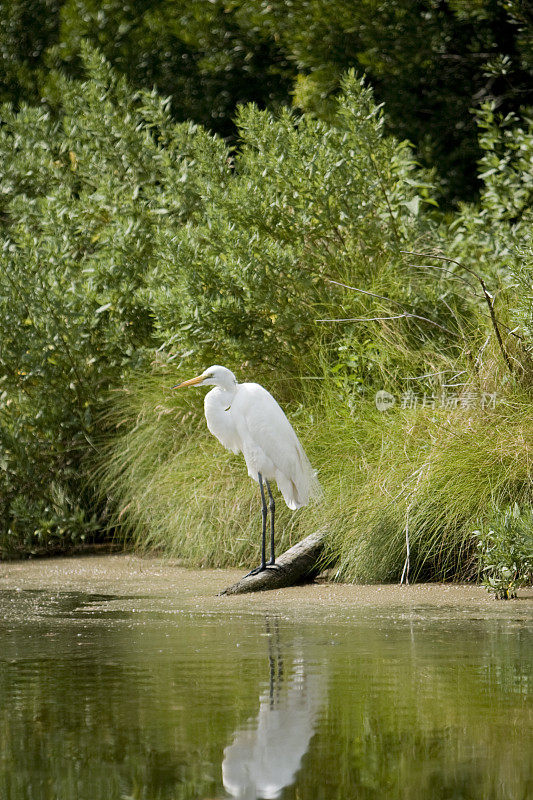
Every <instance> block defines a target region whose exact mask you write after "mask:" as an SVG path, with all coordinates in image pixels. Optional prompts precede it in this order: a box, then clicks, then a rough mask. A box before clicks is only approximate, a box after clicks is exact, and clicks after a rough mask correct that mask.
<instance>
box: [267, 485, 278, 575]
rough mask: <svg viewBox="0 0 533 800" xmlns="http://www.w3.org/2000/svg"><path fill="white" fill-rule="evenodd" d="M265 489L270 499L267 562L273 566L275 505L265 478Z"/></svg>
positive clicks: (274, 561) (274, 558) (274, 560)
mask: <svg viewBox="0 0 533 800" xmlns="http://www.w3.org/2000/svg"><path fill="white" fill-rule="evenodd" d="M265 483H266V487H267V490H268V496H269V498H270V503H269V505H270V561H269V562H268V563H269V564H270V566H273V565H274V564H275V563H276V557H275V555H274V515H275V513H276V504H275V502H274V498H273V496H272V490H271V488H270V484H269V482H268V481H267V479H266V478H265Z"/></svg>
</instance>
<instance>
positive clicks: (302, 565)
mask: <svg viewBox="0 0 533 800" xmlns="http://www.w3.org/2000/svg"><path fill="white" fill-rule="evenodd" d="M324 538H325V537H324V533H323V532H322V531H317V532H316V533H312V534H311V535H310V536H306V538H305V539H302V541H301V542H298V544H295V545H294V547H291V548H290V549H289V550H286V551H285V552H284V553H283V555H281V556H280V557H279V558H278V559H276V566H275V567H274V568H270V569H266V570H265V571H264V572H259V573H258V574H257V575H247V576H246V577H244V578H241V580H240V581H237V583H234V584H233V586H229V587H228V588H227V589H225V590H224V591H223V592H221V594H244V593H245V592H262V591H265V590H266V589H282V588H283V587H284V586H294V584H295V583H298V582H299V581H302V580H304V579H306V578H307V579H309V578H311V577H312V576H313V575H316V574H317V573H318V571H319V559H320V555H321V554H322V550H323V548H324Z"/></svg>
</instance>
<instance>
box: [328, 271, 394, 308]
mask: <svg viewBox="0 0 533 800" xmlns="http://www.w3.org/2000/svg"><path fill="white" fill-rule="evenodd" d="M326 281H327V283H334V284H335V286H342V287H343V288H344V289H351V290H352V291H353V292H359V293H360V294H367V295H368V296H369V297H377V298H378V300H385V301H386V302H387V303H394V304H395V305H397V306H400V308H405V305H404V304H403V303H400V301H399V300H393V299H392V298H391V297H384V296H383V295H382V294H375V293H374V292H369V291H367V289H358V288H357V286H348V284H347V283H341V282H340V281H334V280H331V278H326Z"/></svg>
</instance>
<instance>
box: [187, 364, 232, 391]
mask: <svg viewBox="0 0 533 800" xmlns="http://www.w3.org/2000/svg"><path fill="white" fill-rule="evenodd" d="M236 385H237V380H236V378H235V375H234V374H233V372H232V371H231V370H229V369H226V367H221V366H219V365H218V364H214V365H213V366H212V367H208V368H207V369H206V370H204V372H202V374H201V375H198V376H197V377H196V378H189V380H188V381H183V383H178V384H177V385H176V386H173V387H172V388H173V389H182V388H183V387H184V386H219V387H220V388H221V389H226V390H227V391H231V390H232V389H234V388H235V387H236Z"/></svg>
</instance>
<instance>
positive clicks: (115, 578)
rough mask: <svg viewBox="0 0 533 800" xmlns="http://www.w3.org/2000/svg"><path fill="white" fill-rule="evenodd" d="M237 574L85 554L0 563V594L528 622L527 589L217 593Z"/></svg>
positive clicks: (348, 587) (148, 606) (142, 605)
mask: <svg viewBox="0 0 533 800" xmlns="http://www.w3.org/2000/svg"><path fill="white" fill-rule="evenodd" d="M241 576H242V571H241V570H235V569H188V568H185V567H182V566H180V565H178V564H176V563H175V562H173V561H170V560H168V559H163V558H153V557H152V558H142V557H139V556H136V555H130V554H124V553H123V554H119V555H118V554H114V555H87V556H81V557H80V556H78V557H66V558H65V557H61V558H47V559H35V560H29V561H17V562H13V561H11V562H3V563H0V591H10V592H21V593H26V594H27V593H39V592H42V593H46V594H50V593H63V592H76V593H81V594H83V593H84V594H87V595H88V596H94V595H97V594H101V595H105V596H106V607H108V608H109V600H110V599H111V597H112V598H113V604H114V605H115V606H116V607H117V608H123V609H125V610H126V609H128V608H136V609H137V610H139V611H141V610H147V611H150V610H152V611H157V610H160V611H164V612H166V613H172V612H173V611H176V612H177V611H183V610H189V611H193V612H198V613H204V612H205V613H220V612H225V613H237V614H238V613H243V612H244V613H254V612H259V613H261V612H264V611H269V612H275V613H276V612H277V613H281V614H287V613H288V614H291V615H292V614H303V615H305V616H307V615H308V614H312V615H313V616H314V617H315V618H316V617H317V615H321V616H322V615H325V616H326V617H328V616H331V615H332V616H335V617H337V616H339V617H342V616H346V617H349V616H351V615H352V614H361V613H365V612H369V611H370V610H373V611H377V612H379V611H380V610H382V611H383V612H387V613H391V612H392V613H397V614H400V615H402V616H403V615H405V614H410V613H415V614H417V613H424V612H427V611H430V610H433V611H434V612H438V613H439V614H445V615H447V616H450V615H451V616H458V615H461V616H463V615H464V614H467V615H468V614H470V615H471V616H473V617H477V618H479V617H480V616H483V617H485V616H488V617H502V618H509V619H518V618H519V619H521V620H522V621H525V620H527V619H530V620H531V621H532V623H533V589H531V588H530V589H522V590H521V591H520V592H519V597H518V598H517V599H516V600H509V601H496V600H494V599H493V597H492V596H491V595H489V594H488V592H487V591H486V589H485V588H484V587H482V586H475V585H465V584H414V585H410V586H399V585H397V584H387V585H370V586H368V585H355V584H337V583H324V582H317V583H312V584H308V585H305V586H294V587H290V588H286V589H276V590H273V591H268V592H259V593H256V594H248V595H240V596H233V597H220V592H221V591H222V590H223V589H225V588H226V587H227V586H229V585H230V584H232V583H234V582H235V581H236V580H238V578H239V577H241Z"/></svg>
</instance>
